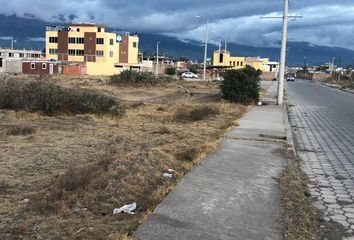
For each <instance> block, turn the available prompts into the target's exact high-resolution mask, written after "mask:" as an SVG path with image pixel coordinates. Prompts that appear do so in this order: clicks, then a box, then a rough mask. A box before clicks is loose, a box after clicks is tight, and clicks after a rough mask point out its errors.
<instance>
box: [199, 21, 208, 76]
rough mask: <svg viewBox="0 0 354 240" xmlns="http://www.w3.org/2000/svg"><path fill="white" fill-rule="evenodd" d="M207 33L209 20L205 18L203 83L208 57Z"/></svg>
mask: <svg viewBox="0 0 354 240" xmlns="http://www.w3.org/2000/svg"><path fill="white" fill-rule="evenodd" d="M196 18H200V16H196ZM208 33H209V19H208V18H207V20H206V24H205V41H204V43H205V46H204V66H203V81H205V80H206V65H207V56H208Z"/></svg>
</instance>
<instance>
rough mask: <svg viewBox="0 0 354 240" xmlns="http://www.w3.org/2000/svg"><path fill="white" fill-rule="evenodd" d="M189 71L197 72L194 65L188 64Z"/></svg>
mask: <svg viewBox="0 0 354 240" xmlns="http://www.w3.org/2000/svg"><path fill="white" fill-rule="evenodd" d="M189 71H190V72H192V73H195V74H197V73H198V68H197V67H196V66H190V67H189Z"/></svg>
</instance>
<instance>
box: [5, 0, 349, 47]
mask: <svg viewBox="0 0 354 240" xmlns="http://www.w3.org/2000/svg"><path fill="white" fill-rule="evenodd" d="M282 3H283V1H282V0H252V1H251V0H220V1H215V0H173V1H168V0H51V1H44V0H31V1H28V0H11V1H4V0H3V1H2V7H1V9H0V13H2V14H7V15H11V14H16V15H17V16H19V17H27V18H33V17H36V18H39V19H42V20H45V21H62V22H70V21H75V22H87V21H95V22H98V23H103V24H106V25H108V26H110V27H114V28H119V29H124V30H131V31H144V32H154V33H163V34H167V35H173V36H177V37H179V38H181V39H193V40H201V39H202V37H203V34H204V31H205V22H206V18H209V21H210V39H211V41H215V42H216V41H217V39H218V37H219V36H223V37H224V38H225V39H227V40H228V41H232V42H237V43H242V44H248V45H254V46H264V45H267V46H269V45H272V44H274V43H275V42H277V41H278V40H279V38H280V31H281V21H280V19H275V20H274V19H273V20H261V19H260V16H261V15H268V16H277V15H280V14H281V12H282ZM290 9H291V13H293V14H302V15H303V16H304V18H303V19H299V20H297V21H295V22H290V24H289V39H290V40H293V41H309V42H313V43H315V44H318V45H328V46H342V47H347V48H351V49H354V44H353V43H352V39H354V26H353V23H354V14H352V13H353V12H354V1H353V0H341V1H333V0H312V1H310V0H292V1H291V4H290ZM197 15H199V16H201V17H200V18H195V16H197Z"/></svg>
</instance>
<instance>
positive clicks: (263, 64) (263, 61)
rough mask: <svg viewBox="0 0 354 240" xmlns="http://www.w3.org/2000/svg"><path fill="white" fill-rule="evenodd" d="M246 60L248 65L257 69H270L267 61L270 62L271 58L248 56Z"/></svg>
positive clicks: (266, 70)
mask: <svg viewBox="0 0 354 240" xmlns="http://www.w3.org/2000/svg"><path fill="white" fill-rule="evenodd" d="M245 62H246V65H248V66H251V67H253V68H255V69H257V70H261V71H262V72H268V71H269V70H268V69H269V67H268V65H267V63H268V62H269V58H258V57H256V58H255V57H246V58H245Z"/></svg>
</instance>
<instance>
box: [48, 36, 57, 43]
mask: <svg viewBox="0 0 354 240" xmlns="http://www.w3.org/2000/svg"><path fill="white" fill-rule="evenodd" d="M49 42H50V43H58V37H49Z"/></svg>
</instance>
